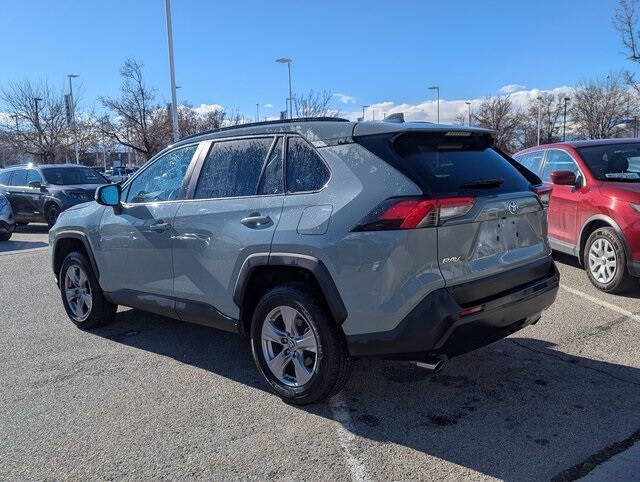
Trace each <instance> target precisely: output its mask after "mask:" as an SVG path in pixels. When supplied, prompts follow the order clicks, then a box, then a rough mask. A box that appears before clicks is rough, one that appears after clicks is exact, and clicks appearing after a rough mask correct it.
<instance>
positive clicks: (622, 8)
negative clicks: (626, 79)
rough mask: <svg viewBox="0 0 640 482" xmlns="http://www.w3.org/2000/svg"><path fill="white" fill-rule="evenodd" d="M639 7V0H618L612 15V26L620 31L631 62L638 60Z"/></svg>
mask: <svg viewBox="0 0 640 482" xmlns="http://www.w3.org/2000/svg"><path fill="white" fill-rule="evenodd" d="M639 7H640V1H639V0H619V2H618V7H617V8H616V11H615V15H614V17H613V26H614V27H615V29H616V30H617V31H618V32H619V33H620V37H621V38H622V45H623V46H624V48H625V53H626V54H627V57H628V58H629V60H631V61H633V62H640V51H639V50H638V49H639V48H640V30H639V29H638V11H639Z"/></svg>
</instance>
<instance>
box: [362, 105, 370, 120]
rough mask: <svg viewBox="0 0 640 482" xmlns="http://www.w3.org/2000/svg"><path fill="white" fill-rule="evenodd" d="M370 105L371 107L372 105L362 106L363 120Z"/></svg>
mask: <svg viewBox="0 0 640 482" xmlns="http://www.w3.org/2000/svg"><path fill="white" fill-rule="evenodd" d="M368 107H371V106H370V105H363V106H362V120H363V121H364V110H365V109H367V108H368Z"/></svg>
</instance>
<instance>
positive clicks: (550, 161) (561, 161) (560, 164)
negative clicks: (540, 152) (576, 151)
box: [540, 149, 581, 182]
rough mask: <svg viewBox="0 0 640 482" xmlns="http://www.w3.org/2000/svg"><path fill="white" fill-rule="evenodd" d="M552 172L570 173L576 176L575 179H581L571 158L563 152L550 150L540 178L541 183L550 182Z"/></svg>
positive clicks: (578, 170)
mask: <svg viewBox="0 0 640 482" xmlns="http://www.w3.org/2000/svg"><path fill="white" fill-rule="evenodd" d="M554 171H571V172H573V173H574V174H575V175H576V179H578V178H580V177H581V174H580V169H579V168H578V165H577V164H576V161H574V160H573V157H571V156H570V155H569V154H567V153H566V152H564V151H560V150H557V149H550V150H549V151H548V154H547V161H546V162H545V163H544V169H543V170H542V175H541V176H540V178H541V179H542V180H543V181H546V182H551V173H552V172H554Z"/></svg>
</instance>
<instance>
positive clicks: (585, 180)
mask: <svg viewBox="0 0 640 482" xmlns="http://www.w3.org/2000/svg"><path fill="white" fill-rule="evenodd" d="M550 151H560V152H564V153H565V154H566V155H568V156H569V157H570V158H571V160H572V161H573V162H574V163H575V165H576V167H577V168H578V171H579V172H580V176H582V183H580V186H575V188H577V189H580V188H582V187H584V186H585V185H586V184H587V178H586V176H585V175H584V172H583V171H582V168H581V167H580V163H579V162H578V161H577V160H576V158H575V157H573V155H572V154H571V153H570V152H569V151H567V150H565V149H561V148H559V147H548V148H546V149H545V151H544V159H543V162H542V164H541V165H540V179H541V180H542V182H544V183H547V184H553V182H551V181H550V180H549V181H545V180H544V179H542V173H543V172H544V168H545V167H546V166H547V161H548V160H549V152H550Z"/></svg>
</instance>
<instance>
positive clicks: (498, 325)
mask: <svg viewBox="0 0 640 482" xmlns="http://www.w3.org/2000/svg"><path fill="white" fill-rule="evenodd" d="M546 265H547V270H546V272H545V273H544V275H543V276H542V277H541V278H538V279H536V280H534V281H529V282H527V283H525V284H522V285H515V287H513V286H514V284H512V285H510V286H511V287H512V288H509V289H506V290H504V291H502V292H500V293H498V294H496V295H494V296H492V297H489V298H484V299H482V300H479V301H475V302H474V301H471V300H469V299H464V302H461V301H460V300H461V298H460V296H459V295H458V296H456V291H457V292H458V293H461V292H462V293H465V295H466V297H468V294H469V293H471V292H474V291H475V288H476V286H475V285H471V284H470V285H471V288H472V289H471V290H465V289H464V285H461V286H460V287H456V288H455V289H447V288H441V289H438V290H435V291H433V292H432V293H430V294H429V295H428V296H427V297H425V298H424V299H423V300H422V301H421V302H420V303H419V304H418V305H417V306H416V307H415V308H414V309H413V311H412V312H411V313H409V314H408V315H407V316H406V317H405V319H404V320H402V321H401V322H400V324H399V325H398V326H397V327H396V328H394V329H393V330H389V331H385V332H378V333H366V334H359V335H351V336H347V344H348V347H349V352H350V354H351V355H352V356H357V357H360V356H382V357H385V358H396V359H407V360H416V361H420V360H428V359H433V358H434V357H436V358H449V357H453V356H457V355H461V354H463V353H466V352H469V351H472V350H475V349H476V348H480V347H482V346H484V345H488V344H490V343H493V342H494V341H497V340H499V339H501V338H504V337H506V336H508V335H510V334H512V333H514V332H516V331H518V330H520V329H521V328H524V327H525V326H527V325H530V324H532V323H535V322H537V321H538V320H539V319H540V315H541V312H542V311H543V310H544V309H546V308H548V307H549V306H551V304H553V302H554V300H555V298H556V295H557V293H558V286H559V282H560V275H559V273H558V270H557V268H556V266H555V264H554V263H553V261H551V260H550V259H549V260H547V264H546ZM510 277H511V278H512V279H513V274H512V273H510V272H507V273H504V274H501V275H500V276H499V278H498V282H500V281H501V280H503V279H505V278H506V279H509V278H510ZM516 279H517V276H516ZM490 282H491V281H490V280H485V283H490ZM461 305H462V306H461ZM471 306H474V307H475V306H481V307H482V311H480V312H478V313H475V314H472V315H468V316H460V313H461V312H462V311H463V310H464V309H465V308H469V307H471Z"/></svg>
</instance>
